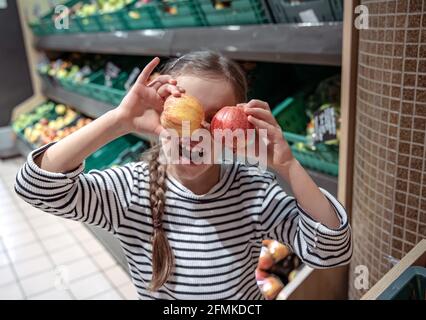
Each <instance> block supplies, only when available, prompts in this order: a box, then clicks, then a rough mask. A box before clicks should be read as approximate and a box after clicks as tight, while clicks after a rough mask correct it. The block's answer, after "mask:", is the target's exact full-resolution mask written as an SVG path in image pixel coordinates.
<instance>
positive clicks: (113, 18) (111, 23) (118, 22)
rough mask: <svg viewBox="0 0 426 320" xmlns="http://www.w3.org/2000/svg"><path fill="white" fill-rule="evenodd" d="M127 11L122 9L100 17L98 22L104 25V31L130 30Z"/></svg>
mask: <svg viewBox="0 0 426 320" xmlns="http://www.w3.org/2000/svg"><path fill="white" fill-rule="evenodd" d="M126 16H127V10H126V9H125V8H124V9H120V10H117V11H115V12H111V13H104V14H100V15H98V21H99V23H101V24H102V30H103V31H116V30H128V29H129V26H128V24H127V19H126Z"/></svg>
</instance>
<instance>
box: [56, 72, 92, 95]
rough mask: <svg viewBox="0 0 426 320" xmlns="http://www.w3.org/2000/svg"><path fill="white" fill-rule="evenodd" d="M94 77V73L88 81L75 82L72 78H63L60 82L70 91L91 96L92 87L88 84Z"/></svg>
mask: <svg viewBox="0 0 426 320" xmlns="http://www.w3.org/2000/svg"><path fill="white" fill-rule="evenodd" d="M93 78H94V75H91V76H90V77H89V79H88V81H87V82H75V81H73V80H70V79H61V80H60V84H61V86H62V87H63V88H64V89H66V90H68V91H71V92H75V93H78V94H81V95H83V96H87V97H91V91H90V90H91V89H90V88H89V86H88V84H89V83H90V81H91V80H92V79H93Z"/></svg>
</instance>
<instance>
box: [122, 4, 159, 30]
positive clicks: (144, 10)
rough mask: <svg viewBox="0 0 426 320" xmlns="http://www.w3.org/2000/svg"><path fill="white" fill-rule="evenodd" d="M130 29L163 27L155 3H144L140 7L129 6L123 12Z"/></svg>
mask: <svg viewBox="0 0 426 320" xmlns="http://www.w3.org/2000/svg"><path fill="white" fill-rule="evenodd" d="M124 18H125V19H126V23H127V26H128V28H129V29H130V30H141V29H159V28H163V25H162V23H161V20H160V17H159V15H158V11H157V5H156V4H155V3H146V4H144V5H142V6H141V7H137V6H136V5H135V4H133V5H132V6H130V7H129V8H128V10H127V12H126V13H125V14H124Z"/></svg>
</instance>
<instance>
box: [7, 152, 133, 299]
mask: <svg viewBox="0 0 426 320" xmlns="http://www.w3.org/2000/svg"><path fill="white" fill-rule="evenodd" d="M23 161H24V160H23V158H17V159H11V160H4V161H2V160H0V300H3V299H31V300H34V299H35V300H41V299H47V300H54V299H56V300H58V299H60V300H65V299H66V300H68V299H70V300H81V299H85V300H86V299H89V300H90V299H94V300H101V299H106V300H123V299H129V300H134V299H137V297H136V291H135V289H134V287H133V285H132V283H131V281H130V278H129V276H128V274H127V273H126V272H125V271H123V269H122V268H121V266H120V265H118V264H117V262H116V260H115V259H114V258H113V257H112V256H111V255H110V254H109V253H108V251H107V250H106V249H105V248H104V247H103V245H102V244H101V243H100V242H99V241H98V240H97V238H96V237H95V236H94V235H93V234H92V233H91V232H90V231H89V230H88V229H87V228H86V227H85V226H84V225H82V224H81V223H79V222H73V221H68V220H65V219H60V218H56V217H54V216H51V215H48V214H46V213H43V212H41V211H39V210H37V209H34V208H32V207H31V206H30V205H28V204H26V203H25V202H23V201H22V200H21V199H19V198H18V197H17V196H16V195H15V193H14V191H13V183H14V179H15V175H16V172H17V171H18V169H19V167H20V166H21V165H22V163H23Z"/></svg>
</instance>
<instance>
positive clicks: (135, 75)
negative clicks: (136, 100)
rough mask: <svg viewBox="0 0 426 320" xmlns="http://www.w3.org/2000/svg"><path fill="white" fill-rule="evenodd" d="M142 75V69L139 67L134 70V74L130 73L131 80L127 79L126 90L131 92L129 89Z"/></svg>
mask: <svg viewBox="0 0 426 320" xmlns="http://www.w3.org/2000/svg"><path fill="white" fill-rule="evenodd" d="M140 73H141V69H139V68H138V67H136V68H134V69H133V71H132V73H130V76H129V78H128V79H127V81H126V83H125V84H124V88H125V89H126V90H127V91H129V89H130V88H131V87H132V85H133V84H134V83H135V81H136V78H137V77H138V76H139V74H140Z"/></svg>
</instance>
